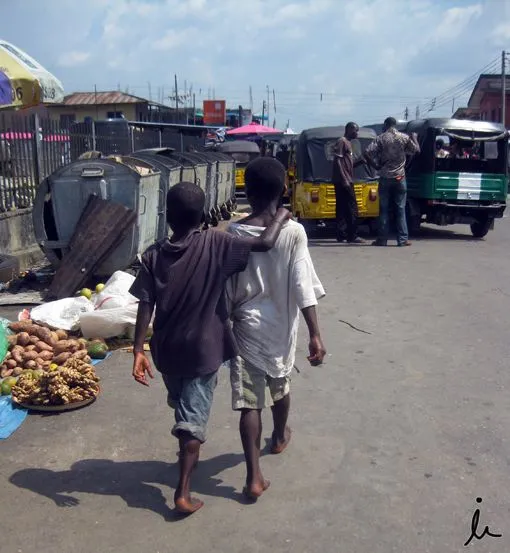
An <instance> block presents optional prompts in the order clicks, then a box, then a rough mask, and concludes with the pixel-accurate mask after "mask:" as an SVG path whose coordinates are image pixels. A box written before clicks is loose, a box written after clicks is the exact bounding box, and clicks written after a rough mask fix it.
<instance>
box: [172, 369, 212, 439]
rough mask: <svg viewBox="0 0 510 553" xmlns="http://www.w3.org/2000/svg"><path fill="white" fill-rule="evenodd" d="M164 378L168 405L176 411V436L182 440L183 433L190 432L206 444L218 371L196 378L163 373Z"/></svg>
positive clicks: (174, 432) (174, 429) (174, 431)
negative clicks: (180, 436)
mask: <svg viewBox="0 0 510 553" xmlns="http://www.w3.org/2000/svg"><path fill="white" fill-rule="evenodd" d="M162 377H163V382H164V383H165V386H166V389H167V390H168V405H169V406H170V407H171V408H172V409H174V410H175V425H174V427H173V428H172V434H173V435H174V436H175V437H177V438H179V435H180V434H181V433H182V432H187V433H188V434H190V435H191V436H193V438H195V439H197V440H199V441H200V442H201V443H204V442H205V440H206V430H207V423H208V421H209V414H210V413H211V406H212V401H213V395H214V389H215V388H216V384H217V383H218V371H216V372H214V373H211V374H207V375H205V376H198V377H195V378H182V377H175V376H171V375H168V374H162Z"/></svg>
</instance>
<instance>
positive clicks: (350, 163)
mask: <svg viewBox="0 0 510 553" xmlns="http://www.w3.org/2000/svg"><path fill="white" fill-rule="evenodd" d="M358 132H359V127H358V125H357V124H356V123H352V122H350V123H347V125H346V126H345V134H344V136H342V138H340V139H339V140H338V141H337V143H336V144H335V148H334V151H333V152H334V156H335V158H334V160H333V176H332V179H331V180H332V182H333V185H334V186H335V196H336V224H337V234H336V239H337V240H338V241H339V242H343V241H344V240H347V242H350V243H354V244H362V243H364V240H362V239H361V238H359V237H358V204H357V202H356V194H355V193H354V188H353V181H354V167H355V166H357V165H359V164H360V163H363V162H364V161H363V160H359V161H357V162H356V163H354V160H353V156H352V144H351V140H354V139H355V138H357V136H358ZM344 229H345V230H344Z"/></svg>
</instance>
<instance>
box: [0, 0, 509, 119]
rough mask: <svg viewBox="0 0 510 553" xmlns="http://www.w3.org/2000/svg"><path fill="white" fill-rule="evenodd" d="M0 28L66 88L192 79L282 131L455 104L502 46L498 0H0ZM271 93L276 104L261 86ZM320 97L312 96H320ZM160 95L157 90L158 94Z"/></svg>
mask: <svg viewBox="0 0 510 553" xmlns="http://www.w3.org/2000/svg"><path fill="white" fill-rule="evenodd" d="M0 38H2V39H4V40H7V41H10V42H12V43H14V44H16V45H17V46H19V47H20V48H22V49H23V50H25V51H27V52H28V53H29V54H31V55H32V56H33V57H35V58H36V59H37V60H38V61H39V62H40V63H42V64H43V65H44V66H46V67H47V69H49V70H50V71H52V72H53V73H54V74H55V75H56V76H57V77H58V78H60V80H61V81H62V82H63V84H64V87H65V90H66V92H74V91H90V90H93V89H94V85H96V86H97V88H98V90H116V89H117V88H118V86H119V85H120V87H121V89H122V90H126V89H128V90H129V92H131V93H133V94H137V95H139V96H144V97H148V96H149V84H148V83H150V88H151V95H152V99H153V100H160V99H161V98H162V97H168V96H170V95H171V94H172V93H173V86H174V85H173V83H174V74H175V73H176V74H177V75H178V81H179V89H180V92H181V93H183V91H184V82H185V81H186V84H187V87H188V89H189V87H190V86H192V87H193V91H194V92H195V94H196V98H197V104H199V103H201V101H202V100H203V99H207V97H208V95H210V96H211V97H212V94H213V91H214V94H215V97H216V98H225V99H227V101H228V104H229V105H231V106H238V105H239V104H240V103H241V104H242V105H243V106H245V107H249V104H250V96H249V87H250V86H251V87H252V93H253V103H254V110H255V111H260V110H261V106H262V101H263V99H264V98H266V94H267V93H266V87H267V86H269V89H270V103H271V111H270V113H271V122H272V119H273V117H274V116H276V125H277V127H285V125H286V123H287V120H290V125H291V127H293V128H294V129H295V130H301V129H302V128H306V127H310V126H320V125H327V124H342V123H344V122H345V121H346V120H351V119H353V120H356V121H358V122H360V123H361V124H363V123H373V122H377V121H381V120H382V119H384V117H386V116H387V115H395V116H400V117H402V116H403V111H404V109H405V107H406V106H408V107H409V112H410V115H411V116H414V114H415V110H416V106H417V105H420V107H421V113H422V114H423V113H424V112H425V111H426V110H427V109H428V107H429V106H430V102H431V99H432V98H434V97H436V98H437V100H436V105H437V109H436V110H435V111H434V112H433V113H434V114H436V115H447V114H449V113H451V110H452V103H453V101H455V106H458V105H460V104H463V103H465V101H466V100H467V97H468V96H469V91H470V88H471V85H472V81H473V80H474V79H471V80H468V81H467V82H465V83H464V84H463V85H461V86H459V87H457V88H456V89H455V90H453V91H450V92H448V91H449V89H451V88H452V87H455V86H456V85H457V84H459V83H461V82H462V81H464V80H465V79H467V78H468V77H471V76H472V75H474V74H475V73H476V72H477V71H478V70H480V69H482V68H484V67H487V68H488V69H489V70H491V71H494V70H496V69H497V70H499V69H498V64H497V62H496V60H497V59H498V58H499V56H500V54H501V50H502V49H503V48H505V49H506V50H508V51H510V0H478V1H472V0H451V1H450V0H81V1H76V0H45V1H41V0H23V1H21V2H18V3H15V2H1V5H0ZM273 89H274V90H275V97H276V114H274V106H273V94H272V91H273ZM321 94H322V101H321ZM165 101H166V100H165Z"/></svg>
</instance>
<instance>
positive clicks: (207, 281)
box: [130, 182, 290, 513]
mask: <svg viewBox="0 0 510 553" xmlns="http://www.w3.org/2000/svg"><path fill="white" fill-rule="evenodd" d="M204 204H205V195H204V193H203V191H202V190H201V189H200V188H199V187H198V186H196V185H195V184H191V183H187V182H182V183H180V184H177V185H176V186H174V187H172V188H171V189H170V190H169V192H168V195H167V220H168V224H169V225H170V227H171V228H172V230H173V235H172V238H171V239H168V238H167V239H164V240H162V241H160V242H158V243H156V244H154V245H153V246H151V247H150V248H149V249H148V250H147V251H146V252H145V253H144V254H143V256H142V267H141V269H140V271H139V273H138V275H137V277H136V280H135V282H134V283H133V286H132V287H131V290H130V292H131V294H133V295H134V296H136V297H137V298H138V299H139V300H140V304H139V307H138V316H137V320H136V330H135V345H134V356H135V359H134V365H133V376H134V378H135V380H137V381H138V382H139V383H141V384H144V385H146V386H148V382H147V379H146V374H145V373H147V374H148V375H149V376H150V377H151V378H152V377H153V374H152V370H151V367H150V363H149V360H148V359H147V357H146V356H145V353H144V349H143V344H144V339H145V336H146V333H147V328H148V326H149V323H150V320H151V317H152V313H153V311H154V306H156V314H155V319H154V325H153V329H154V330H153V336H152V339H151V344H150V347H151V353H152V358H153V361H154V364H155V365H156V368H157V369H158V371H160V372H161V373H162V376H163V381H164V383H165V385H166V388H167V390H168V403H169V405H170V406H171V407H173V408H174V409H175V425H174V427H173V429H172V434H173V435H174V436H176V437H177V438H178V439H179V447H180V455H179V457H180V479H179V484H178V486H177V489H176V491H175V496H174V500H175V506H176V509H177V510H178V511H181V512H183V513H193V512H195V511H197V510H198V509H199V508H200V507H202V505H203V503H202V502H201V501H198V500H196V499H193V498H191V496H190V478H191V472H192V470H193V468H194V466H195V465H196V463H197V462H198V458H199V452H200V445H201V444H202V443H203V442H204V441H205V431H206V426H207V422H208V419H209V413H210V410H211V404H212V399H213V393H214V389H215V387H216V383H217V371H218V369H219V367H220V365H221V364H222V363H224V362H225V361H227V360H229V359H231V358H232V357H234V356H235V355H236V354H237V350H236V348H235V342H234V340H233V336H232V333H231V330H230V326H229V324H228V322H229V314H228V312H227V308H226V300H225V296H224V285H225V283H226V281H227V279H228V278H229V277H231V276H232V275H234V274H235V273H238V272H241V271H243V270H244V269H245V267H246V264H247V262H248V256H249V254H250V252H251V251H259V252H260V251H268V250H269V249H271V248H272V247H273V246H274V243H275V241H276V239H277V237H278V235H279V233H280V230H281V226H282V225H283V223H284V222H285V221H286V220H287V219H288V218H289V217H290V213H289V212H288V211H287V210H286V209H280V210H278V212H277V213H276V216H275V218H274V219H273V221H272V223H271V225H270V226H269V227H268V228H267V229H266V231H265V232H264V233H263V234H262V235H261V236H260V237H253V238H236V237H233V236H231V235H229V234H226V233H223V232H218V231H215V230H209V231H205V232H200V230H199V227H200V224H201V221H202V214H203V210H204Z"/></svg>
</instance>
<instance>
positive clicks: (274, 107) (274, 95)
mask: <svg viewBox="0 0 510 553" xmlns="http://www.w3.org/2000/svg"><path fill="white" fill-rule="evenodd" d="M273 109H274V117H273V129H276V94H275V92H274V88H273Z"/></svg>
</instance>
